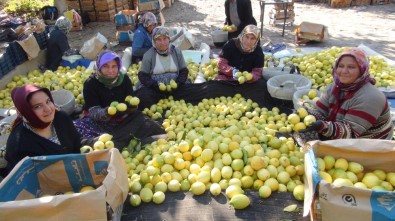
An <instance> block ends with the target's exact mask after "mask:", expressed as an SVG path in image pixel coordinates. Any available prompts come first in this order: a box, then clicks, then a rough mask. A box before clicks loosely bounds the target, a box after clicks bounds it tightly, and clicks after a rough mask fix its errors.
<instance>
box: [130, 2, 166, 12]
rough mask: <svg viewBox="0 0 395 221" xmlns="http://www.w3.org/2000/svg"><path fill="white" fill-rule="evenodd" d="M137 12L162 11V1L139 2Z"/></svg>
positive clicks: (163, 5) (163, 4)
mask: <svg viewBox="0 0 395 221" xmlns="http://www.w3.org/2000/svg"><path fill="white" fill-rule="evenodd" d="M137 8H138V11H139V12H143V11H152V10H162V9H164V8H165V3H164V2H163V0H139V4H138V7H137Z"/></svg>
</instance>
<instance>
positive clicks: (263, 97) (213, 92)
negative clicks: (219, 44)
mask: <svg viewBox="0 0 395 221" xmlns="http://www.w3.org/2000/svg"><path fill="white" fill-rule="evenodd" d="M259 33H260V32H259V29H258V28H257V27H256V26H255V25H247V26H246V27H245V28H244V29H243V31H242V32H241V33H240V35H239V36H238V37H237V38H233V39H230V40H229V41H228V42H227V43H225V45H224V46H223V48H222V51H221V52H220V55H219V61H218V76H217V78H216V79H215V80H213V81H209V83H208V93H207V94H208V95H209V96H210V97H211V98H215V97H220V96H234V95H235V94H237V93H239V94H241V95H242V96H243V97H244V98H246V99H251V100H252V101H254V102H256V103H258V104H259V106H261V107H268V108H271V107H272V106H273V103H272V98H271V96H270V94H269V92H268V91H267V85H266V83H267V82H266V80H265V79H263V78H262V68H263V64H264V54H263V52H262V48H261V47H260V46H259V44H258V42H259ZM238 72H249V73H250V74H251V75H250V77H251V79H246V81H245V82H243V81H239V77H240V76H239V75H238V74H237V73H238ZM243 78H244V77H243Z"/></svg>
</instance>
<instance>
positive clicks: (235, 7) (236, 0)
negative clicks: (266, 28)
mask: <svg viewBox="0 0 395 221" xmlns="http://www.w3.org/2000/svg"><path fill="white" fill-rule="evenodd" d="M225 15H226V20H225V25H229V26H233V27H235V28H234V29H232V30H231V31H229V32H228V39H231V38H236V37H237V36H238V35H239V34H240V33H241V31H242V30H243V29H244V27H245V26H247V25H256V24H257V23H256V20H255V18H254V16H253V15H252V7H251V1H250V0H226V1H225Z"/></svg>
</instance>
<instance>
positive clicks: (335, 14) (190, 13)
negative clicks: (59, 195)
mask: <svg viewBox="0 0 395 221" xmlns="http://www.w3.org/2000/svg"><path fill="white" fill-rule="evenodd" d="M251 2H252V7H253V15H254V17H255V19H256V20H257V21H258V27H260V25H261V22H260V15H261V12H260V6H259V1H258V0H251ZM272 8H273V5H267V6H266V8H265V13H264V14H265V18H264V22H263V23H264V25H263V38H262V41H261V42H262V44H263V43H265V42H267V41H269V40H270V41H271V42H273V43H281V42H283V43H286V45H287V47H288V48H295V47H298V46H297V45H296V44H295V34H294V29H295V27H296V25H298V24H300V23H301V22H302V21H308V22H314V23H319V24H323V25H325V26H327V27H328V32H329V38H328V39H327V40H326V41H325V42H320V43H318V42H313V43H308V44H307V45H304V46H301V47H322V48H327V47H331V46H358V45H360V44H364V45H366V46H368V47H369V48H371V49H373V50H374V51H376V52H378V53H380V54H382V55H383V56H385V57H387V58H389V59H391V60H395V41H394V36H395V3H394V1H392V3H390V4H386V5H369V6H358V7H349V8H342V9H335V8H330V7H329V6H328V4H326V3H313V2H295V4H294V12H295V20H294V22H293V25H291V24H290V23H288V24H287V25H286V27H285V35H284V37H282V36H281V32H282V25H276V26H272V25H270V24H269V11H270V10H271V9H272ZM162 13H163V15H164V18H165V20H166V22H165V26H167V27H185V28H187V29H188V30H189V31H190V32H191V33H192V34H193V36H194V39H195V48H197V49H198V48H199V46H200V43H201V42H205V43H207V44H209V45H213V42H212V39H211V35H210V32H211V31H212V29H213V28H215V27H217V28H220V27H222V26H223V22H224V21H225V12H224V1H221V0H216V1H213V0H178V1H175V2H174V3H173V5H172V6H171V7H169V8H165V9H163V11H162ZM97 32H100V33H101V34H103V35H104V36H106V37H107V39H108V40H109V41H110V42H111V45H116V44H117V42H116V39H115V33H116V30H115V26H114V24H113V23H111V22H91V23H88V24H87V25H86V26H85V27H84V29H83V31H78V32H71V33H70V34H69V41H70V44H71V46H72V47H74V48H81V46H82V44H83V42H84V41H86V40H88V39H89V38H91V37H92V36H94V35H95V34H96V33H97ZM125 48H126V46H122V45H116V46H114V47H113V48H112V49H113V50H114V51H117V52H118V53H119V54H120V55H122V53H123V50H124V49H125Z"/></svg>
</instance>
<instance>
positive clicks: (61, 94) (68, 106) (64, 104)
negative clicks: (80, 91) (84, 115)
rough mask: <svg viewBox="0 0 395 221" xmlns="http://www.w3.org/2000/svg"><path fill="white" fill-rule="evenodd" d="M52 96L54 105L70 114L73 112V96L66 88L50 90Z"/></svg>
mask: <svg viewBox="0 0 395 221" xmlns="http://www.w3.org/2000/svg"><path fill="white" fill-rule="evenodd" d="M51 94H52V97H53V99H54V102H55V105H56V106H57V107H59V108H60V110H62V111H64V112H66V113H67V114H68V115H71V114H72V113H73V112H74V105H75V97H74V95H73V93H71V92H70V91H68V90H66V89H60V90H57V91H51Z"/></svg>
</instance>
